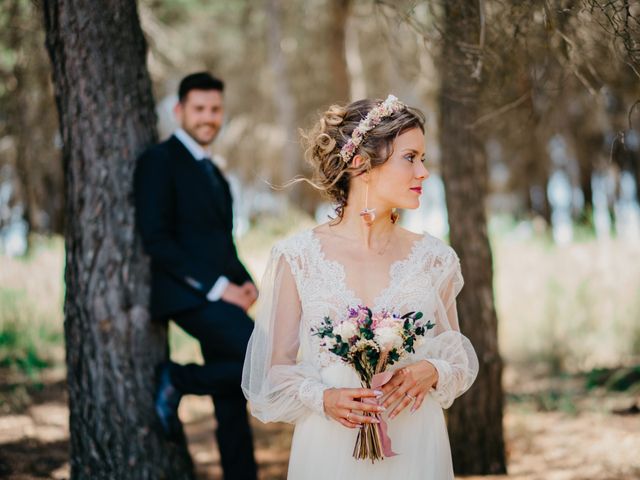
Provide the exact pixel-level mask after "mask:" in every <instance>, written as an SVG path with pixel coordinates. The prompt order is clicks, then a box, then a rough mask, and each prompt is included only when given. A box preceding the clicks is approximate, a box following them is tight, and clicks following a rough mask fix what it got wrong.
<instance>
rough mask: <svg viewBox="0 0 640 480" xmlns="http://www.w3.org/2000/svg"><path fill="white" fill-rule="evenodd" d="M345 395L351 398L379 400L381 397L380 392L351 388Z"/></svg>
mask: <svg viewBox="0 0 640 480" xmlns="http://www.w3.org/2000/svg"><path fill="white" fill-rule="evenodd" d="M345 393H346V394H347V396H349V397H352V398H379V397H381V396H382V395H383V392H382V391H380V390H372V389H370V388H351V389H346V390H345Z"/></svg>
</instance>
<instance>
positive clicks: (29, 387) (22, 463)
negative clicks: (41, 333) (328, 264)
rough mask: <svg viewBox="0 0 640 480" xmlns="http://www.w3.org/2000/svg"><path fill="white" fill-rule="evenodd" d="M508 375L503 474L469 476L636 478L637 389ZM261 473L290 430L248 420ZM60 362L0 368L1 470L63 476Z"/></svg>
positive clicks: (209, 474) (196, 400)
mask: <svg viewBox="0 0 640 480" xmlns="http://www.w3.org/2000/svg"><path fill="white" fill-rule="evenodd" d="M509 376H511V377H512V378H515V375H513V373H512V374H511V375H509V372H507V375H506V377H507V382H506V383H508V384H509V383H510V385H509V391H510V393H509V394H508V395H507V399H508V401H507V408H506V413H505V435H506V444H507V455H508V468H509V475H507V476H491V477H467V479H468V480H471V479H472V478H474V479H480V478H483V479H510V480H515V479H518V480H521V479H527V480H528V479H531V480H537V479H540V480H542V479H544V480H578V479H580V480H582V479H591V480H627V479H629V480H630V479H640V455H639V454H638V452H640V413H639V412H638V406H639V404H638V402H639V398H638V396H637V395H635V396H634V395H633V394H630V393H612V392H610V391H604V390H603V389H595V390H594V389H592V390H589V391H587V390H586V389H585V388H583V386H584V385H585V381H584V377H563V378H557V379H552V380H549V379H537V380H530V381H527V382H523V381H517V382H514V381H513V380H512V381H511V382H510V381H509ZM180 415H181V418H182V419H183V421H184V423H185V428H186V433H187V436H188V439H189V448H190V450H191V454H192V457H193V460H194V463H195V465H196V469H197V473H198V478H200V479H202V480H214V479H219V478H221V470H220V463H219V456H218V452H217V447H216V444H215V437H214V434H213V432H214V428H215V423H214V420H213V417H212V404H211V401H210V400H209V399H208V398H205V397H186V398H185V400H184V401H183V402H182V404H181V406H180ZM253 426H254V431H255V436H256V456H257V459H258V462H259V464H260V478H261V479H262V480H267V479H273V480H275V479H284V478H285V477H286V466H287V461H288V452H289V446H290V441H291V432H292V429H291V427H290V426H288V425H282V424H271V425H263V424H261V423H259V422H254V425H253ZM68 450H69V432H68V409H67V406H66V393H65V384H64V371H63V370H51V371H44V372H42V373H41V374H40V375H39V378H38V382H35V383H34V382H24V378H22V377H20V376H19V375H17V374H15V372H9V371H7V370H0V478H6V479H12V480H27V479H28V480H32V479H66V478H68V477H69V463H68Z"/></svg>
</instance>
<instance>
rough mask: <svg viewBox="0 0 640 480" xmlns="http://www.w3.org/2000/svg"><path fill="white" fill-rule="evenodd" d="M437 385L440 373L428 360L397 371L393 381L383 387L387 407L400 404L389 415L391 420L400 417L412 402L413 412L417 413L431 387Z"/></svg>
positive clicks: (392, 378)
mask: <svg viewBox="0 0 640 480" xmlns="http://www.w3.org/2000/svg"><path fill="white" fill-rule="evenodd" d="M437 383H438V371H437V370H436V367H434V366H433V364H432V363H431V362H428V361H427V360H421V361H419V362H416V363H412V364H411V365H408V366H406V367H404V368H401V369H399V370H397V371H396V372H395V373H394V374H393V377H391V380H389V382H388V383H387V384H386V385H385V386H384V387H382V391H383V392H384V395H385V396H384V402H383V405H384V406H385V407H389V406H390V405H393V404H395V403H397V402H399V403H398V404H397V405H396V406H395V408H394V409H393V410H392V411H391V412H390V413H389V418H393V417H395V416H396V415H398V414H399V413H400V412H401V411H402V410H404V409H405V408H406V407H407V406H408V405H409V404H410V403H411V402H413V406H412V407H411V412H412V413H413V412H415V411H416V410H417V409H418V408H420V405H422V402H423V401H424V397H425V396H426V395H427V393H429V390H431V387H435V385H436V384H437Z"/></svg>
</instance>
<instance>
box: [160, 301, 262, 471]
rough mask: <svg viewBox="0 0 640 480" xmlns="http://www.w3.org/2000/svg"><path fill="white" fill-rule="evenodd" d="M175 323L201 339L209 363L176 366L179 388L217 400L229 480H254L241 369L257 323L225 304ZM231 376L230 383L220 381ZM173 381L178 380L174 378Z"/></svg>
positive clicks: (215, 304)
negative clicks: (241, 385) (207, 395)
mask: <svg viewBox="0 0 640 480" xmlns="http://www.w3.org/2000/svg"><path fill="white" fill-rule="evenodd" d="M176 323H178V325H180V327H182V328H183V329H184V330H185V331H187V332H188V333H189V334H191V335H192V336H193V337H195V338H197V339H198V340H199V341H200V347H201V349H202V356H203V357H204V361H205V364H204V365H183V366H177V367H176V372H175V373H176V374H177V375H176V376H175V377H176V378H175V381H176V387H178V388H180V387H181V385H182V386H183V388H185V389H187V390H183V391H184V392H189V393H198V394H202V393H205V392H207V391H208V393H210V394H211V395H212V396H213V402H214V406H215V415H216V419H217V421H218V428H217V431H216V437H217V439H218V446H219V449H220V458H221V464H222V469H223V471H224V476H225V479H227V480H236V479H237V480H245V479H247V480H255V479H256V477H257V467H256V463H255V459H254V456H253V438H252V434H251V428H250V427H249V418H248V414H247V403H246V400H245V398H244V395H243V394H242V390H241V389H240V381H241V378H242V365H243V363H244V357H245V353H246V350H247V343H248V342H249V337H250V336H251V332H252V331H253V325H254V324H253V321H252V320H251V319H250V318H249V317H248V316H247V315H246V313H245V312H244V311H243V310H242V309H240V308H238V307H236V306H235V305H230V304H228V303H225V302H213V303H211V304H209V305H207V306H206V307H205V308H203V309H199V310H197V311H194V312H190V313H189V315H181V316H180V317H178V318H176ZM220 377H228V378H230V379H231V380H230V381H229V382H226V381H225V382H220V381H219V379H220ZM172 381H174V376H173V375H172Z"/></svg>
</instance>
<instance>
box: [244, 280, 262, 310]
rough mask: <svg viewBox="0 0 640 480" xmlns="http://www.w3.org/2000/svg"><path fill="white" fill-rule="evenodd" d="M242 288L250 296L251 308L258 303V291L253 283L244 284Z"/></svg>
mask: <svg viewBox="0 0 640 480" xmlns="http://www.w3.org/2000/svg"><path fill="white" fill-rule="evenodd" d="M242 288H243V289H244V290H245V291H246V292H247V295H249V301H250V303H249V307H251V305H253V304H254V303H256V300H257V299H258V289H257V288H256V286H255V285H254V284H253V282H249V281H246V282H244V283H243V284H242Z"/></svg>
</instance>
